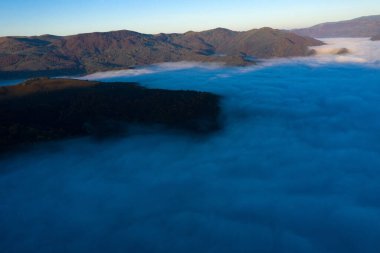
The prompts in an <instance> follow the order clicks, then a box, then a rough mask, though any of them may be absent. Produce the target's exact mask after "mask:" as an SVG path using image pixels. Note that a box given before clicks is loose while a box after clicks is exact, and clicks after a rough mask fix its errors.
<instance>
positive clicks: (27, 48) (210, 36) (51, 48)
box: [0, 28, 322, 79]
mask: <svg viewBox="0 0 380 253" xmlns="http://www.w3.org/2000/svg"><path fill="white" fill-rule="evenodd" d="M321 44H322V42H320V41H318V40H315V39H312V38H305V37H301V36H299V35H296V34H293V33H289V32H285V31H280V30H274V29H271V28H262V29H255V30H250V31H247V32H235V31H231V30H227V29H223V28H218V29H214V30H209V31H204V32H187V33H185V34H158V35H150V34H141V33H137V32H131V31H115V32H106V33H89V34H79V35H73V36H65V37H60V36H53V35H43V36H34V37H3V38H0V79H14V78H28V77H37V76H59V75H75V74H84V73H92V72H97V71H104V70H111V69H121V68H133V67H136V66H142V65H147V64H154V63H160V62H177V61H201V62H225V63H227V64H230V65H237V66H240V65H241V66H243V65H247V64H252V59H254V58H271V57H288V56H306V55H308V54H309V50H308V47H309V46H317V45H321Z"/></svg>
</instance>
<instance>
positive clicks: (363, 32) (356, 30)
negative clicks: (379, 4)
mask: <svg viewBox="0 0 380 253" xmlns="http://www.w3.org/2000/svg"><path fill="white" fill-rule="evenodd" d="M292 32H295V33H297V34H299V35H301V36H311V37H314V38H334V37H372V36H374V35H377V34H380V15H376V16H367V17H361V18H356V19H352V20H347V21H341V22H329V23H323V24H319V25H316V26H313V27H310V28H304V29H295V30H293V31H292Z"/></svg>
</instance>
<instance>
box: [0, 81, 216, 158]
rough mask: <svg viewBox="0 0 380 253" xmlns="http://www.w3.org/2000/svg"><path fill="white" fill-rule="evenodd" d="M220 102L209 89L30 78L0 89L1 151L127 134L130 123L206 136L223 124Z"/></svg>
mask: <svg viewBox="0 0 380 253" xmlns="http://www.w3.org/2000/svg"><path fill="white" fill-rule="evenodd" d="M219 100H220V97H219V96H217V95H214V94H212V93H208V92H198V91H175V90H162V89H147V88H144V87H141V86H139V85H137V84H135V83H107V84H105V83H101V82H90V81H83V80H72V79H56V78H54V79H48V78H39V79H33V80H28V81H26V82H24V83H22V84H19V85H15V86H6V87H0V115H1V124H0V153H1V152H2V151H6V150H9V148H11V147H15V146H17V145H20V144H31V143H35V142H38V141H51V140H56V139H63V138H73V137H78V136H87V135H93V136H96V137H107V136H109V135H112V134H115V133H120V134H123V133H124V132H125V130H128V128H127V127H128V125H131V124H132V126H135V125H136V124H139V125H145V126H154V127H157V125H162V126H166V127H169V128H175V129H182V130H187V131H191V132H193V133H199V134H206V133H209V132H212V131H216V130H218V129H219V128H220V125H219V116H220V115H219V113H220V105H219ZM128 134H131V133H128Z"/></svg>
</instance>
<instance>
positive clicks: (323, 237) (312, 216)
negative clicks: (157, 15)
mask: <svg viewBox="0 0 380 253" xmlns="http://www.w3.org/2000/svg"><path fill="white" fill-rule="evenodd" d="M355 41H356V40H355ZM347 43H348V44H349V42H347ZM350 43H351V42H350ZM355 43H356V42H355ZM355 43H354V45H356V46H357V45H361V46H360V48H357V49H356V50H355V51H354V50H353V47H352V46H349V45H348V44H345V45H344V47H347V48H348V49H349V50H350V51H351V52H352V53H351V56H352V57H362V58H363V59H366V61H365V62H362V61H340V60H339V59H337V57H340V56H331V55H327V56H326V55H323V54H322V55H321V54H320V55H317V56H315V57H310V58H304V59H281V60H271V61H267V62H264V63H263V64H262V65H260V67H249V68H238V67H236V68H235V67H226V66H221V65H215V64H213V65H204V64H203V65H199V64H192V63H180V64H164V65H156V66H151V67H147V68H142V69H137V70H126V71H119V72H107V73H97V74H95V75H92V76H88V77H85V78H87V79H97V80H103V81H136V82H140V83H141V84H142V85H144V86H147V87H155V88H156V87H159V88H167V89H195V90H202V91H211V92H214V93H217V94H220V95H222V96H223V104H222V109H223V119H224V129H223V130H222V131H220V132H218V133H216V134H213V135H210V136H204V137H200V136H197V137H195V136H186V135H182V134H178V133H173V132H154V131H151V132H149V131H148V132H145V133H142V134H140V135H134V136H129V137H126V138H120V139H111V140H105V141H99V142H94V141H91V140H89V139H79V140H70V141H64V142H58V143H49V144H43V145H39V146H38V148H36V149H35V150H34V151H32V152H28V153H23V154H18V155H15V156H13V157H8V158H4V157H3V158H2V160H0V168H1V169H0V217H1V218H0V238H1V239H0V248H1V249H2V251H3V252H106V251H107V252H108V251H109V252H218V253H220V252H226V253H227V252H273V253H278V252H292V253H293V252H300V253H301V252H310V253H313V252H315V253H317V252H318V253H319V252H327V253H329V252H331V253H336V252H345V253H347V252H361V253H362V252H374V253H375V252H376V253H377V252H380V242H379V235H380V200H379V197H378V196H379V194H380V187H379V182H380V173H379V168H380V131H379V129H380V73H379V69H378V67H377V66H378V57H379V55H377V56H373V55H372V56H373V57H372V56H371V55H365V53H362V52H364V51H363V50H364V49H363V48H364V47H366V46H365V45H366V43H364V44H363V45H362V44H360V43H356V44H355ZM350 45H351V44H350ZM375 45H376V46H375ZM377 45H378V44H371V48H372V47H373V49H375V50H376V49H378V46H377ZM339 46H341V45H339ZM325 47H328V46H325ZM362 47H363V48H362ZM346 56H347V57H349V55H346ZM368 56H370V57H368ZM324 57H327V58H329V59H330V60H329V61H327V60H321V58H324ZM371 57H372V58H371Z"/></svg>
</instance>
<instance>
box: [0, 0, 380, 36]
mask: <svg viewBox="0 0 380 253" xmlns="http://www.w3.org/2000/svg"><path fill="white" fill-rule="evenodd" d="M375 14H380V4H379V3H378V1H376V0H361V1H358V0H345V1H342V0H327V1H326V0H318V1H304V0H303V1H299V0H292V1H290V0H271V1H262V0H260V1H256V0H234V1H231V0H145V1H136V0H134V1H129V0H125V1H122V0H91V1H90V0H87V1H86V0H55V1H50V0H49V1H44V0H2V1H1V2H0V27H1V29H0V36H7V35H39V34H47V33H49V34H57V35H67V34H76V33H81V32H94V31H110V30H121V29H127V30H134V31H139V32H144V33H159V32H166V33H170V32H185V31H188V30H195V31H200V30H206V29H211V28H215V27H226V28H230V29H234V30H249V29H252V28H258V27H263V26H271V27H274V28H297V27H305V26H311V25H314V24H317V23H320V22H325V21H338V20H343V19H351V18H355V17H359V16H366V15H375Z"/></svg>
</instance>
